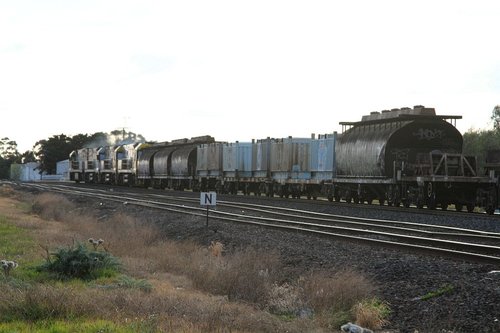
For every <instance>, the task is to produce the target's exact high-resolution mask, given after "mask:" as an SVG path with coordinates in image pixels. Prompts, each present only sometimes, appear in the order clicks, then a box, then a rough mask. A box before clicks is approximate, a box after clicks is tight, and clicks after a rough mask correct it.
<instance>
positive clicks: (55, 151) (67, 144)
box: [34, 134, 73, 174]
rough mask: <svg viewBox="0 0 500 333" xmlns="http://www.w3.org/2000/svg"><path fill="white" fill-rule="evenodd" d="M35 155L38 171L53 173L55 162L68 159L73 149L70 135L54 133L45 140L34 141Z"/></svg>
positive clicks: (54, 171)
mask: <svg viewBox="0 0 500 333" xmlns="http://www.w3.org/2000/svg"><path fill="white" fill-rule="evenodd" d="M34 148H35V150H34V151H35V156H36V158H37V160H38V161H39V162H40V166H39V167H38V169H39V170H40V173H42V172H47V173H48V174H55V173H56V167H57V162H59V161H62V160H66V159H68V156H69V154H70V153H71V151H72V150H73V146H72V144H71V137H68V136H66V135H64V134H60V135H54V136H52V137H50V138H49V139H47V140H40V141H38V142H37V143H35V147H34Z"/></svg>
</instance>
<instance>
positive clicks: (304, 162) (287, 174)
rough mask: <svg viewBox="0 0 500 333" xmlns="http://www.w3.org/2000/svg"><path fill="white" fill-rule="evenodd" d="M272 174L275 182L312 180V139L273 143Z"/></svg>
mask: <svg viewBox="0 0 500 333" xmlns="http://www.w3.org/2000/svg"><path fill="white" fill-rule="evenodd" d="M270 148H271V154H270V156H271V160H270V161H271V163H270V166H271V173H272V178H273V179H275V180H286V179H310V178H311V167H310V156H309V154H310V149H311V139H310V138H292V137H289V138H285V139H277V140H274V141H273V142H272V143H271V146H270Z"/></svg>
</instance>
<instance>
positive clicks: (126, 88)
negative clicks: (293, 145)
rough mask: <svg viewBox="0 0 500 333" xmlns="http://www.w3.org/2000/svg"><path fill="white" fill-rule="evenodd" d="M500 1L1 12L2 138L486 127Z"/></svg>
mask: <svg viewBox="0 0 500 333" xmlns="http://www.w3.org/2000/svg"><path fill="white" fill-rule="evenodd" d="M499 36H500V1H498V0H494V1H482V0H475V1H456V0H455V1H438V0H433V1H425V0H419V1H402V0H399V1H384V0H378V1H372V0H360V1H334V0H330V1H290V0H287V1H273V0H267V1H256V0H252V1H236V0H232V1H185V0H183V1H123V0H120V1H105V0H96V1H91V0H85V1H83V0H82V1H77V0H73V1H63V0H61V1H42V0H32V1H24V0H12V1H7V0H0V114H1V120H0V136H1V137H5V136H7V137H9V138H10V139H12V140H15V141H17V143H18V148H19V150H20V151H21V152H24V151H25V150H28V149H31V148H32V146H33V144H34V143H35V142H36V141H38V140H41V139H47V138H49V137H50V136H52V135H56V134H61V133H64V134H66V135H75V134H79V133H89V134H91V133H94V132H97V131H103V132H109V131H111V130H115V129H118V128H122V127H127V128H128V130H131V131H134V132H136V133H139V134H142V135H144V136H145V137H146V138H147V139H149V140H158V141H166V140H173V139H177V138H183V137H192V136H199V135H205V134H210V135H212V136H214V137H215V138H216V139H218V140H225V141H235V140H239V141H249V140H251V139H252V138H256V139H258V138H264V137H267V136H271V137H284V136H289V135H291V136H296V137H308V136H310V134H311V133H331V132H333V131H336V130H337V131H338V130H340V128H339V125H338V123H339V122H340V121H358V120H360V119H361V116H362V115H364V114H369V112H370V111H376V110H383V109H391V108H398V107H404V106H408V107H413V106H414V105H417V104H422V105H425V106H427V107H435V108H436V112H437V113H438V114H447V115H450V114H451V115H462V116H463V119H462V120H459V121H458V123H457V125H458V128H459V130H460V131H461V132H465V131H467V130H468V129H470V128H475V129H480V128H491V127H492V125H491V123H490V115H491V111H492V109H493V107H494V106H495V105H497V104H500V37H499Z"/></svg>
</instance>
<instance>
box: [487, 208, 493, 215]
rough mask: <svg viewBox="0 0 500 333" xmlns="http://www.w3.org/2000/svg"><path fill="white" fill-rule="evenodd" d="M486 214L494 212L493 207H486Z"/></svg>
mask: <svg viewBox="0 0 500 333" xmlns="http://www.w3.org/2000/svg"><path fill="white" fill-rule="evenodd" d="M486 214H488V215H493V214H495V207H492V206H489V207H487V208H486Z"/></svg>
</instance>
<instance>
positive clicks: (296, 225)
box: [32, 185, 500, 264]
mask: <svg viewBox="0 0 500 333" xmlns="http://www.w3.org/2000/svg"><path fill="white" fill-rule="evenodd" d="M32 187H33V186H32ZM34 187H38V188H41V189H44V190H46V189H47V187H45V186H40V185H35V186H34ZM53 190H55V191H57V192H70V193H72V194H77V195H84V196H91V197H94V198H96V197H99V198H103V199H106V200H112V201H117V202H122V203H129V204H133V205H139V206H144V207H150V208H158V209H163V210H168V211H173V212H177V213H184V214H186V213H187V214H191V215H195V216H205V214H204V213H202V211H203V212H204V211H205V210H204V209H203V208H199V207H190V206H185V205H178V204H168V203H163V202H151V201H150V200H144V199H137V198H133V197H128V196H127V197H125V196H123V195H115V194H107V193H106V194H97V195H96V194H95V193H88V192H85V191H79V190H78V191H77V190H74V189H70V190H68V189H66V190H62V189H60V188H56V189H53ZM124 200H125V201H124ZM127 200H128V201H127ZM166 206H167V207H166ZM171 207H175V208H171ZM193 211H199V213H193ZM211 212H212V218H216V219H219V220H226V221H232V222H238V223H246V224H253V225H260V226H265V227H272V228H279V229H288V230H294V231H301V232H308V233H314V234H318V235H327V236H329V237H335V238H342V239H347V240H356V241H357V242H368V243H372V244H373V243H376V244H384V245H386V246H395V247H398V248H410V249H414V250H418V251H425V252H429V253H434V254H435V253H440V254H444V255H446V256H452V257H455V258H460V259H464V258H467V259H468V260H473V261H480V262H485V263H489V264H500V257H497V256H491V255H487V254H484V253H473V252H465V251H459V250H455V249H448V248H441V247H432V246H424V245H421V244H408V243H401V242H394V241H388V240H383V239H375V238H368V237H359V236H352V235H346V234H339V233H333V232H330V231H323V230H317V228H323V229H326V230H337V231H338V230H341V231H348V232H350V233H364V234H366V233H369V234H375V235H378V236H384V237H393V238H398V239H406V240H408V239H410V240H415V239H416V240H418V241H422V242H424V243H428V244H445V245H454V246H457V247H468V248H473V249H475V250H478V251H486V252H488V251H491V252H498V253H500V247H495V246H488V245H481V244H472V243H464V242H454V241H448V240H439V239H432V238H425V237H415V236H408V235H401V234H392V233H385V232H378V231H370V230H366V229H353V228H342V227H337V226H331V225H323V224H316V223H306V222H298V221H289V220H283V219H271V218H266V217H259V216H247V215H242V214H234V213H227V212H220V211H215V210H212V211H211ZM214 214H215V215H220V216H213V215H214ZM248 219H250V221H249V220H248ZM255 220H259V221H258V222H257V221H255ZM264 221H265V222H264ZM269 222H272V223H269ZM276 223H280V224H276Z"/></svg>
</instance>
